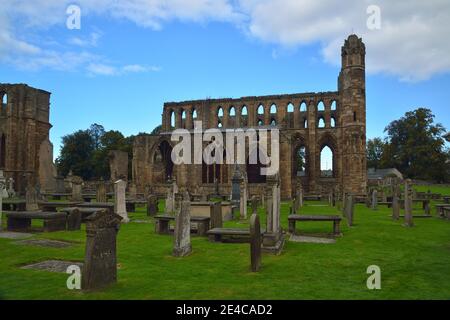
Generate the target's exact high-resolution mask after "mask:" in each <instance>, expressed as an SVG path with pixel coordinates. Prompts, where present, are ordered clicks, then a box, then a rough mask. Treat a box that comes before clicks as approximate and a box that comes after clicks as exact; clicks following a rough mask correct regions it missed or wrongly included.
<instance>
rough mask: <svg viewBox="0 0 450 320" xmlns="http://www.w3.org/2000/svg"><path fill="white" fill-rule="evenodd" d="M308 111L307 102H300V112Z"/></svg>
mask: <svg viewBox="0 0 450 320" xmlns="http://www.w3.org/2000/svg"><path fill="white" fill-rule="evenodd" d="M306 111H308V107H307V106H306V102H302V103H301V104H300V112H306Z"/></svg>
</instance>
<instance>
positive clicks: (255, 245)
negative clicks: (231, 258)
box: [250, 214, 261, 272]
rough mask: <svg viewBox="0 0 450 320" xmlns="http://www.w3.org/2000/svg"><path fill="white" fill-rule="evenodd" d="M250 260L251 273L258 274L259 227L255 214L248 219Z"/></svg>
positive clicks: (257, 217)
mask: <svg viewBox="0 0 450 320" xmlns="http://www.w3.org/2000/svg"><path fill="white" fill-rule="evenodd" d="M250 260H251V266H252V267H251V268H252V272H258V271H259V269H260V267H261V225H260V223H259V216H258V215H257V214H252V215H251V217H250Z"/></svg>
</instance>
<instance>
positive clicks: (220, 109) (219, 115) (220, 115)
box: [217, 107, 223, 118]
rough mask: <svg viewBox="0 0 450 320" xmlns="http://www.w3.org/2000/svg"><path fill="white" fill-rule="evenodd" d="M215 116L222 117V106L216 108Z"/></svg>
mask: <svg viewBox="0 0 450 320" xmlns="http://www.w3.org/2000/svg"><path fill="white" fill-rule="evenodd" d="M217 116H218V117H219V118H222V117H223V109H222V107H219V109H218V110H217Z"/></svg>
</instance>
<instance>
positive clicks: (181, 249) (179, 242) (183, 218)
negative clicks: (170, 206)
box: [173, 192, 192, 257]
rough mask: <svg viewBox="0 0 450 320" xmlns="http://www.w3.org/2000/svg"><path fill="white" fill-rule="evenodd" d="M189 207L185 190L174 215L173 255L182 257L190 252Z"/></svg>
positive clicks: (188, 198)
mask: <svg viewBox="0 0 450 320" xmlns="http://www.w3.org/2000/svg"><path fill="white" fill-rule="evenodd" d="M190 207H191V203H190V197H189V194H188V193H187V192H185V193H184V195H183V200H182V201H181V208H180V211H178V212H177V213H176V215H175V239H174V248H173V256H175V257H184V256H187V255H189V254H190V253H191V252H192V245H191V213H190Z"/></svg>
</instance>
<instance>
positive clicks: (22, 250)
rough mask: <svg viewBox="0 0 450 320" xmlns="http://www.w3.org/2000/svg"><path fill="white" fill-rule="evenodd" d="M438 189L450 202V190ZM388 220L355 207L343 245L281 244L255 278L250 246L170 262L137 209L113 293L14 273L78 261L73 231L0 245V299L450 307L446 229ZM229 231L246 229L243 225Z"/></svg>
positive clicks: (198, 242) (214, 247)
mask: <svg viewBox="0 0 450 320" xmlns="http://www.w3.org/2000/svg"><path fill="white" fill-rule="evenodd" d="M427 188H428V187H427ZM438 188H439V187H438ZM430 189H431V190H432V191H437V190H436V189H435V188H434V187H431V188H430ZM438 190H439V192H442V193H444V194H450V188H445V189H442V188H439V189H438ZM317 204H319V203H318V202H307V204H306V206H305V207H304V208H303V209H302V211H301V213H302V214H339V212H338V211H337V210H336V209H334V208H332V207H329V206H317ZM323 204H324V203H323ZM288 211H289V204H288V203H283V205H282V216H281V219H282V226H283V228H284V229H285V230H286V229H287V215H288ZM418 212H419V210H418V207H417V213H418ZM390 214H391V211H390V209H388V208H387V207H385V206H384V207H380V208H379V210H378V211H372V210H370V209H367V208H366V207H365V206H364V205H357V206H356V208H355V225H354V226H353V227H347V225H346V222H345V221H343V223H342V232H343V237H341V238H338V239H337V242H336V243H335V244H308V243H293V242H286V245H285V247H284V250H283V253H282V254H281V255H279V256H274V255H269V254H264V255H263V257H262V268H261V271H260V272H259V273H252V272H250V271H249V268H250V255H249V245H248V244H217V243H211V242H209V241H208V240H207V239H206V238H199V237H193V238H192V247H193V253H192V255H190V256H188V257H185V258H174V257H172V256H171V252H172V245H173V237H172V236H163V235H156V234H155V233H154V223H153V221H152V219H149V218H147V217H146V216H145V208H138V210H137V212H135V213H131V214H130V217H131V218H132V219H139V220H148V221H149V222H150V223H148V224H138V223H133V222H131V223H129V224H124V225H122V226H121V229H120V232H119V235H118V263H119V270H118V283H117V284H116V285H114V286H112V287H110V288H108V289H106V290H104V291H100V292H93V293H86V292H80V291H76V290H75V291H71V290H68V289H67V288H66V280H67V277H68V275H66V274H62V273H60V274H58V273H51V272H46V271H34V270H22V269H19V266H21V265H23V264H28V263H31V262H38V261H42V260H46V259H61V260H70V261H83V258H84V249H85V248H84V245H85V237H86V236H85V230H84V226H83V229H82V230H81V231H77V232H56V233H45V234H44V233H40V234H36V235H35V236H34V238H47V239H57V240H66V241H73V242H74V245H73V246H72V247H69V248H63V249H53V248H42V247H34V246H25V245H18V244H15V243H14V242H15V240H6V239H0V299H450V272H449V265H450V221H446V220H441V219H438V218H436V217H433V218H429V219H415V220H414V223H415V227H413V228H406V227H403V225H402V223H403V221H392V219H391V217H390ZM260 215H261V216H262V217H263V211H262V209H260ZM433 215H435V212H434V208H433ZM264 220H265V219H264V218H263V219H262V221H264ZM4 226H5V222H4ZM225 226H239V227H242V228H248V224H247V222H245V221H244V222H240V221H232V222H227V223H226V224H225ZM297 227H298V228H299V230H301V231H302V232H304V233H311V234H316V233H330V232H331V230H332V223H331V222H330V223H317V222H309V223H299V224H298V226H297ZM369 265H378V266H379V267H380V268H381V286H382V289H381V290H368V289H367V287H366V280H367V277H368V274H366V269H367V267H368V266H369Z"/></svg>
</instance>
